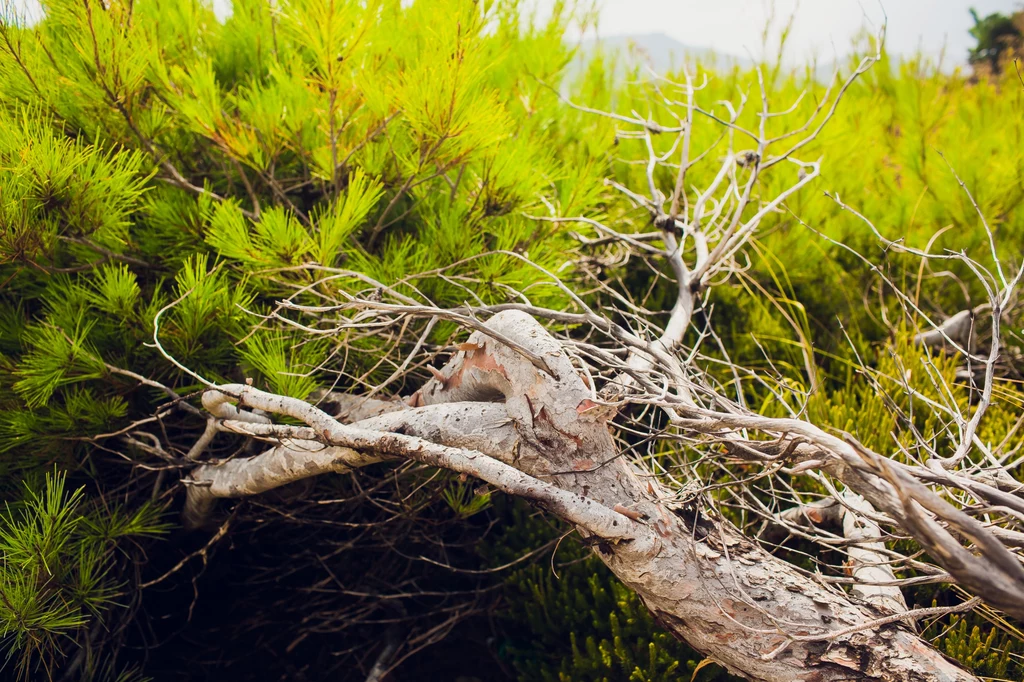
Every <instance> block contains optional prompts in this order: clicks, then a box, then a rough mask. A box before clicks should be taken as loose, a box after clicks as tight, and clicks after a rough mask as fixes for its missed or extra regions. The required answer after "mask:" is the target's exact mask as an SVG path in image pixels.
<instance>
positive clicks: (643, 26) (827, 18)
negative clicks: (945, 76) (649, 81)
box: [599, 0, 1022, 65]
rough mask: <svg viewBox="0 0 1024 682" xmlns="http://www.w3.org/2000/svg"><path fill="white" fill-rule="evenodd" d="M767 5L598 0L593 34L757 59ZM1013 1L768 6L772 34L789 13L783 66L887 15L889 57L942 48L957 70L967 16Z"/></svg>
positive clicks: (764, 0)
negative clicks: (646, 37) (659, 38)
mask: <svg viewBox="0 0 1024 682" xmlns="http://www.w3.org/2000/svg"><path fill="white" fill-rule="evenodd" d="M772 4H773V3H771V2H769V1H768V0H603V1H602V2H601V18H600V27H599V32H600V35H617V34H644V33H659V32H660V33H666V34H668V35H669V36H670V37H672V38H675V39H676V40H678V41H679V42H681V43H683V44H685V45H687V46H690V47H709V48H712V49H714V50H715V51H717V52H722V53H725V54H733V55H737V56H745V55H746V54H747V51H749V52H750V53H751V54H753V55H754V56H755V57H760V56H762V55H761V52H762V49H761V34H762V30H763V28H764V26H765V23H766V21H767V20H768V18H769V16H770V15H771V11H770V8H771V6H772ZM1021 5H1022V2H1021V1H1020V0H884V2H883V3H882V4H881V5H880V3H879V2H878V0H861V1H858V0H803V2H798V0H775V2H774V11H775V26H776V29H775V31H774V34H775V35H776V36H777V35H778V33H779V30H780V29H781V27H782V26H783V25H784V24H785V22H786V21H787V20H788V18H789V17H790V16H791V15H793V14H794V12H795V19H794V22H793V30H792V34H791V36H790V38H789V41H788V43H787V52H786V55H787V58H788V59H787V60H788V61H790V62H794V61H801V62H802V61H804V60H805V59H807V58H808V57H810V56H814V55H815V54H817V55H818V56H819V57H823V58H827V59H831V57H832V55H833V48H832V45H833V44H834V45H835V50H836V51H837V52H838V53H839V54H844V53H846V52H848V51H849V47H850V44H851V40H852V39H853V37H854V36H855V35H856V34H857V33H858V32H859V31H860V29H861V27H862V26H864V25H865V22H872V23H873V24H874V25H875V26H877V25H878V24H880V23H881V22H882V20H883V11H882V8H883V7H884V10H885V14H886V15H888V30H887V44H888V46H889V50H890V51H891V52H892V53H894V54H901V55H908V54H912V53H915V52H917V51H918V49H920V50H921V51H923V52H925V53H927V54H928V55H932V56H936V55H938V54H939V53H940V52H941V51H942V49H943V47H945V48H946V53H947V55H948V56H947V64H948V65H949V64H950V62H955V63H957V64H960V63H964V62H965V60H966V54H967V49H968V48H969V47H971V46H972V45H973V44H974V41H973V39H972V38H971V36H970V35H969V34H968V33H967V30H968V29H969V28H970V27H971V26H973V25H974V22H973V20H972V19H971V16H970V13H969V9H970V8H971V7H974V8H975V9H976V10H977V11H978V14H980V15H981V16H985V15H987V14H990V13H992V12H1003V13H1009V12H1011V11H1013V10H1014V9H1019V8H1020V7H1021Z"/></svg>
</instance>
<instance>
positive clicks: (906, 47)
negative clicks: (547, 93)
mask: <svg viewBox="0 0 1024 682" xmlns="http://www.w3.org/2000/svg"><path fill="white" fill-rule="evenodd" d="M15 1H16V2H17V3H18V4H22V5H23V6H25V7H28V8H30V9H29V11H30V13H31V14H37V13H38V6H39V4H38V0H15ZM537 1H538V2H539V3H540V4H541V6H545V5H547V6H550V4H551V3H552V0H537ZM599 2H600V6H601V19H600V26H599V34H600V35H603V36H612V35H644V34H649V33H665V34H667V35H668V36H670V37H672V38H675V39H676V40H678V41H679V42H681V43H683V44H684V45H686V46H688V47H695V48H696V47H707V48H711V49H713V50H715V51H717V52H721V53H723V54H731V55H737V56H745V55H746V54H747V53H748V51H749V53H750V54H752V55H754V56H755V57H760V56H762V54H761V52H762V49H761V32H762V30H763V28H764V26H765V22H766V21H767V19H768V17H769V15H770V14H771V12H770V11H769V8H770V7H771V6H772V5H774V12H775V26H776V30H775V32H774V33H775V35H777V34H778V29H779V28H781V26H782V25H783V24H784V23H785V21H786V20H787V19H788V17H789V16H790V15H792V14H793V13H794V12H795V21H794V24H793V31H792V35H791V37H790V40H789V43H788V48H787V52H786V56H787V61H789V62H790V63H794V62H802V61H804V60H806V59H807V58H808V57H811V56H815V55H817V56H819V57H822V58H825V59H829V60H830V59H831V57H832V55H833V47H832V46H833V45H834V46H835V51H836V52H838V53H839V54H845V53H846V52H848V51H849V46H850V43H851V40H852V39H853V37H854V35H856V34H857V33H858V31H859V30H860V29H861V27H862V26H864V25H865V21H870V22H873V23H874V25H876V26H877V24H879V23H880V22H881V21H882V9H881V7H880V5H879V2H878V0H803V2H799V1H798V0H774V2H772V0H599ZM213 4H214V7H215V9H216V10H217V13H218V14H219V15H222V16H223V15H224V14H226V13H227V12H230V9H229V8H230V4H231V3H230V0H213ZM883 4H884V7H885V12H886V14H888V18H889V21H888V39H887V40H888V45H889V50H890V51H891V52H892V53H894V54H900V55H908V54H913V53H914V52H916V51H918V50H919V49H920V50H921V51H923V52H925V53H926V54H928V55H930V56H937V55H938V54H939V53H940V52H941V51H942V49H943V47H945V48H946V55H947V56H946V62H945V63H946V65H947V66H951V65H953V64H961V63H964V61H965V59H966V54H967V48H968V47H970V46H971V45H972V44H973V41H972V39H971V37H970V35H968V33H967V30H968V29H969V28H970V27H971V26H972V25H973V22H972V21H971V17H970V14H969V13H968V9H969V8H971V7H974V8H975V9H977V10H978V13H979V14H981V15H982V16H984V15H986V14H989V13H991V12H1004V13H1008V12H1010V11H1012V10H1014V9H1017V8H1019V7H1020V6H1021V5H1022V0H883Z"/></svg>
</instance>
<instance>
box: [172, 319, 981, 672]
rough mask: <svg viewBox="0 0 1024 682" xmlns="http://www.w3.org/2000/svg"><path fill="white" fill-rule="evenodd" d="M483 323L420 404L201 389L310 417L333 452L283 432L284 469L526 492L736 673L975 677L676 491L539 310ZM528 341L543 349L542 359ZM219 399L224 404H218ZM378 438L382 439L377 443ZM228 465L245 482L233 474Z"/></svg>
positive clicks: (205, 476) (206, 482)
mask: <svg viewBox="0 0 1024 682" xmlns="http://www.w3.org/2000/svg"><path fill="white" fill-rule="evenodd" d="M487 329H488V331H491V330H493V332H495V336H502V337H504V338H509V339H514V340H515V341H516V342H518V344H517V345H518V346H519V347H520V349H519V350H513V349H512V348H511V347H509V346H508V345H505V344H504V343H501V342H498V341H496V340H495V339H494V338H492V337H490V336H488V335H487V334H486V333H485V332H480V331H478V332H475V333H474V334H473V335H472V336H471V337H470V339H469V343H468V344H465V346H464V347H465V348H467V349H469V350H464V351H459V352H458V353H457V354H456V355H455V356H454V357H453V358H452V359H451V361H450V362H449V363H448V364H447V365H446V366H445V367H444V368H443V369H442V370H441V371H440V373H439V374H438V375H437V378H435V379H434V380H431V381H430V382H428V383H427V384H426V385H425V386H424V387H423V388H422V389H421V390H420V391H418V392H417V393H416V394H414V396H412V397H411V399H410V400H409V402H410V403H412V405H413V406H414V407H412V408H410V409H408V410H405V411H402V412H393V413H388V414H380V416H376V417H371V418H369V419H365V420H362V421H359V422H356V423H355V424H352V425H350V426H345V425H342V424H340V423H339V422H337V421H335V420H334V419H332V418H330V416H329V415H327V414H326V413H324V412H321V411H320V410H317V409H316V408H313V407H312V406H309V405H307V404H305V403H302V402H301V401H296V400H293V399H288V398H282V397H280V396H271V395H269V394H265V393H262V392H260V391H256V390H255V389H252V388H250V387H244V386H235V387H223V388H221V389H220V390H219V391H217V392H211V393H208V394H207V395H208V396H210V395H213V396H215V398H214V399H211V400H209V401H207V400H205V399H204V403H206V404H207V406H208V407H209V408H211V410H212V411H213V412H214V414H215V415H216V416H222V417H229V416H232V414H235V413H237V411H235V412H232V410H234V408H232V407H231V406H229V405H226V403H225V401H224V400H223V399H222V398H223V397H224V396H225V395H233V397H234V398H236V399H237V400H238V401H239V405H240V406H247V407H253V408H259V409H261V410H265V411H268V412H278V413H282V414H287V415H289V416H292V417H297V418H300V419H303V420H304V421H305V422H306V423H307V424H309V425H310V427H312V428H311V429H306V432H308V433H305V432H303V433H299V432H298V431H296V432H295V433H294V435H295V436H296V437H299V438H310V437H312V436H313V435H314V433H315V435H316V436H317V437H318V439H319V440H320V441H321V442H322V443H323V445H322V446H321V447H329V448H331V449H332V450H331V451H332V452H333V453H335V454H336V457H334V458H331V457H327V458H324V457H323V454H322V453H321V454H320V455H319V456H308V457H305V458H304V457H303V452H304V450H303V449H302V448H299V447H291V446H289V445H288V444H287V443H285V444H284V445H283V446H279V447H278V448H275V449H274V450H271V451H270V452H268V453H266V454H265V455H261V456H260V457H277V458H280V457H282V456H283V455H282V453H281V448H282V447H284V450H285V456H286V457H287V461H288V463H289V464H288V466H286V467H283V468H282V469H281V471H282V472H284V473H283V474H281V477H280V479H279V480H280V482H278V483H276V485H280V484H282V483H284V482H287V481H288V480H295V478H296V477H302V476H307V475H313V474H315V473H319V472H320V471H335V470H338V467H339V465H341V466H359V465H360V464H362V463H365V462H366V461H367V460H368V459H375V458H377V457H394V456H400V457H401V456H404V457H409V458H412V459H416V460H419V461H423V462H425V463H429V464H435V465H440V466H446V467H448V468H452V469H454V470H457V471H462V472H466V473H471V474H473V475H475V476H478V477H480V478H482V479H484V480H487V481H488V482H490V483H492V484H494V485H495V486H496V487H498V488H499V489H501V490H504V491H506V492H511V493H513V494H518V495H522V496H524V497H526V498H528V499H531V500H533V501H534V502H535V503H536V504H538V505H539V506H541V507H545V508H547V509H549V510H550V511H552V512H553V513H556V514H557V515H559V516H561V517H562V518H564V519H566V520H568V521H569V522H571V523H574V524H575V525H576V527H577V529H578V530H579V532H580V533H581V535H583V536H584V537H586V538H592V540H593V542H594V551H595V552H596V553H597V555H598V556H599V557H600V558H601V560H602V561H604V563H605V564H607V565H608V567H609V568H610V569H611V570H612V571H613V572H614V573H615V574H616V576H618V578H619V579H620V580H621V581H622V582H623V583H624V584H625V585H626V586H628V587H629V588H630V589H632V590H634V591H636V593H637V594H639V595H640V597H641V598H642V599H643V601H644V603H645V604H646V605H647V607H648V608H649V609H650V610H651V612H652V613H653V614H654V615H655V617H656V618H657V620H658V621H659V622H660V623H661V624H662V625H663V626H664V627H665V628H667V629H668V630H669V631H670V632H672V633H673V634H674V635H676V636H677V637H679V638H680V639H683V640H685V641H686V642H687V643H689V644H690V645H691V646H693V647H694V648H696V649H698V650H699V651H701V652H703V653H704V654H706V655H707V656H709V657H710V658H712V659H713V660H715V661H716V662H718V663H720V664H721V665H723V666H724V667H725V668H727V669H728V670H729V671H730V672H732V673H734V674H737V675H742V676H745V677H747V678H749V679H755V680H770V681H773V682H776V681H777V682H792V681H794V680H805V681H808V682H810V681H815V682H825V681H827V680H836V681H838V680H854V679H867V680H886V681H891V682H911V681H921V682H923V681H926V680H928V681H936V682H938V681H954V680H956V681H966V680H975V679H976V678H975V677H974V676H973V675H971V674H970V673H969V672H967V671H965V670H964V669H962V668H961V667H960V666H959V665H957V664H956V663H955V662H953V661H951V660H949V659H947V658H946V657H945V656H943V655H942V654H941V653H939V652H938V651H937V650H936V649H934V648H933V647H931V646H930V645H929V644H928V643H926V642H925V641H923V640H921V639H920V638H919V637H917V636H916V635H915V634H914V633H913V632H912V631H911V630H909V629H908V628H907V627H905V626H904V625H902V624H900V623H899V622H897V621H896V618H894V617H892V616H889V617H888V618H886V616H887V615H888V614H887V613H886V612H883V611H878V610H875V609H874V608H873V607H872V605H871V604H869V603H868V602H864V601H855V599H854V598H853V597H851V596H850V595H847V594H846V593H845V592H843V591H841V590H839V589H837V588H835V587H829V586H826V585H824V584H821V583H818V582H817V581H815V580H814V579H813V578H812V577H809V576H808V575H806V574H804V573H801V572H799V571H797V570H796V569H795V568H794V567H792V566H790V565H789V564H787V563H785V562H784V561H782V560H780V559H777V558H776V557H774V556H772V555H771V554H769V553H768V552H766V551H765V550H763V549H762V548H761V547H759V546H758V545H757V544H755V543H754V542H752V541H751V540H750V539H748V538H747V537H745V536H744V535H743V534H742V533H741V532H740V531H739V530H738V529H736V528H735V527H734V526H733V525H732V524H731V523H729V522H728V520H726V519H723V518H722V517H721V516H720V515H718V514H717V513H715V511H714V510H713V509H712V508H711V507H710V505H708V504H707V503H706V502H705V501H704V500H703V499H702V498H701V497H700V496H697V497H693V498H690V499H680V498H679V496H678V495H677V494H675V493H673V492H671V491H669V490H666V489H664V488H663V487H662V486H660V485H659V483H658V482H657V480H656V479H655V478H654V477H653V476H650V475H645V473H644V472H642V471H640V470H639V469H638V468H637V466H636V465H635V464H633V463H632V462H631V461H630V460H629V458H627V457H625V456H620V455H621V453H619V452H618V451H617V448H616V445H615V442H614V440H613V438H612V436H611V433H610V431H609V427H608V419H609V417H610V415H609V413H608V410H607V409H602V408H601V406H600V405H598V403H596V402H595V398H596V394H595V392H594V390H593V389H592V388H590V387H589V386H588V383H587V382H586V381H585V380H584V379H583V378H581V375H580V374H578V373H577V370H576V369H575V368H574V366H573V364H572V361H571V360H570V358H569V357H568V356H567V355H566V354H565V353H564V352H563V350H562V348H561V346H560V344H559V342H558V341H557V340H556V339H554V338H553V337H552V336H551V335H550V334H549V333H548V332H547V331H546V330H545V329H544V328H543V327H542V326H541V325H540V324H539V323H538V322H536V321H535V320H534V319H533V318H532V317H530V316H529V315H527V314H525V313H521V312H517V311H506V312H504V313H499V314H498V315H495V316H494V317H493V318H491V320H490V321H489V322H488V323H487ZM523 349H526V350H528V351H530V352H531V353H532V356H533V358H534V359H536V358H537V357H539V358H542V359H543V360H544V363H546V365H547V371H543V370H541V369H538V367H537V364H541V363H536V362H532V361H531V360H530V359H527V358H526V357H524V355H523ZM216 396H220V398H216ZM501 402H503V403H504V407H502V406H501V405H500V404H496V403H501ZM217 405H225V406H226V408H228V409H227V410H226V411H222V412H220V413H218V409H220V408H218V407H217ZM357 411H358V410H357ZM381 411H383V410H381ZM379 412H380V411H377V410H375V409H370V410H369V413H370V414H379ZM239 428H240V427H239ZM290 428H292V429H294V427H290ZM373 438H376V439H377V440H376V441H375V442H376V446H374V445H373V443H374V441H373ZM370 450H375V453H376V454H375V455H374V456H373V457H369V458H368V457H367V455H368V454H370V452H369V451H370ZM306 451H308V448H307V449H306ZM325 459H327V460H330V461H329V462H327V463H325V462H324V460H325ZM258 460H259V457H257V458H253V459H252V460H247V461H248V462H251V467H252V468H253V469H256V470H258V471H259V473H260V476H262V477H263V478H262V479H261V482H260V483H259V484H258V485H256V484H253V481H254V480H255V479H254V478H253V472H252V471H249V472H246V471H243V470H241V469H243V468H244V465H240V464H233V465H232V466H234V467H235V468H236V470H234V471H232V472H231V474H230V475H227V472H218V467H215V466H207V467H201V468H199V469H198V470H196V472H194V474H193V483H194V485H193V486H190V497H193V498H195V499H200V498H205V499H208V498H209V497H210V496H211V495H212V496H214V497H216V496H225V497H228V496H237V495H241V494H252V493H255V492H259V491H260V490H263V489H268V488H269V487H274V485H275V483H274V481H273V480H272V479H273V478H274V476H275V475H277V474H276V473H275V471H276V470H274V469H273V468H272V467H267V466H266V463H265V462H263V463H260V462H259V461H258ZM513 467H514V468H513ZM296 472H298V473H296ZM524 474H525V476H524ZM225 477H226V478H231V479H234V481H235V482H236V483H237V484H238V485H237V486H236V487H234V488H232V487H231V486H230V485H226V484H225V481H224V480H223V479H224V478H225ZM243 482H245V483H248V485H242V483H243ZM214 483H216V485H214ZM190 502H191V500H190ZM609 512H611V513H610V514H609ZM897 618H898V617H897Z"/></svg>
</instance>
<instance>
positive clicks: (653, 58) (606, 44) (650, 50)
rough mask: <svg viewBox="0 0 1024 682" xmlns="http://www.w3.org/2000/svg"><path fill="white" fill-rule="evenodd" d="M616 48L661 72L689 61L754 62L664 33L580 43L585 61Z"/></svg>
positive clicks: (748, 64)
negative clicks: (597, 53)
mask: <svg viewBox="0 0 1024 682" xmlns="http://www.w3.org/2000/svg"><path fill="white" fill-rule="evenodd" d="M599 48H600V49H603V50H605V51H606V52H617V53H619V54H621V55H623V56H625V57H627V58H628V59H629V60H630V63H634V60H642V62H643V63H646V64H647V65H649V66H650V67H651V68H652V69H654V70H655V71H657V72H658V73H665V72H667V71H670V70H673V69H675V68H678V67H679V66H681V65H682V64H683V63H684V62H686V61H690V62H692V61H699V62H700V63H702V64H715V65H717V66H722V67H731V66H733V65H739V66H741V67H745V66H752V65H753V62H752V61H751V60H750V59H749V58H745V57H738V56H736V55H726V54H722V53H720V52H716V51H715V50H712V49H711V48H708V47H699V46H694V45H685V44H683V43H681V42H679V41H678V40H676V39H675V38H672V37H670V36H667V35H665V34H664V33H648V34H644V35H618V36H607V37H601V38H598V39H589V40H585V41H583V42H582V43H581V44H580V52H581V53H582V55H581V56H582V57H583V61H587V60H588V59H589V58H590V56H591V55H593V54H594V53H595V52H596V51H597V50H598V49H599Z"/></svg>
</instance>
